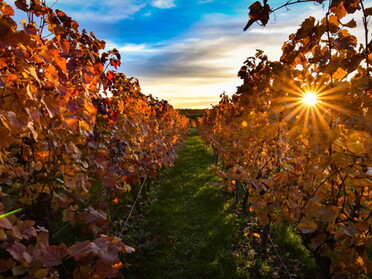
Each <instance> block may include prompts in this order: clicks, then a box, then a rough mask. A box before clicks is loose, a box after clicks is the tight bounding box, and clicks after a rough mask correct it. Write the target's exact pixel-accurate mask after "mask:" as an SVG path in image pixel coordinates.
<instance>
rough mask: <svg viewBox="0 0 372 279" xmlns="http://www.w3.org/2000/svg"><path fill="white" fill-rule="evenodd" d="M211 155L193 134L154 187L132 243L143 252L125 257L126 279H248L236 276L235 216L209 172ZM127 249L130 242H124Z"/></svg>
mask: <svg viewBox="0 0 372 279" xmlns="http://www.w3.org/2000/svg"><path fill="white" fill-rule="evenodd" d="M211 163H212V155H211V153H210V152H209V151H208V150H207V149H206V148H205V147H204V146H203V145H202V142H201V139H200V137H199V136H198V134H197V132H196V131H191V133H190V135H189V136H188V138H187V144H186V146H185V147H184V148H183V149H182V150H181V151H180V153H179V159H178V160H177V162H176V164H175V167H174V168H172V169H171V170H169V172H168V173H167V175H166V179H165V180H164V181H163V182H162V183H161V185H159V187H157V190H156V193H154V194H153V196H152V198H153V199H154V201H153V202H152V203H151V205H150V206H149V209H148V214H147V216H146V219H145V221H144V223H143V224H142V225H141V235H142V236H140V235H138V238H137V239H136V238H135V237H134V238H133V239H134V240H135V241H138V243H141V242H142V244H143V245H142V247H139V248H137V252H136V253H133V254H132V255H130V256H129V255H126V261H127V263H130V264H131V265H130V267H129V268H127V269H126V270H124V272H123V275H124V277H125V278H152V279H156V278H180V279H182V278H246V277H242V276H240V275H239V274H238V273H237V270H236V264H235V262H234V257H232V246H233V244H234V243H233V242H234V239H233V237H234V235H236V234H235V232H234V229H235V227H234V222H235V219H234V218H235V217H232V216H233V215H231V214H229V212H231V211H232V210H231V209H230V208H229V203H228V201H227V199H226V197H225V194H224V192H223V190H222V189H221V187H219V186H214V185H211V182H213V181H217V178H216V177H215V176H214V175H213V173H211V172H208V171H207V168H208V166H209V165H210V164H211ZM126 244H127V245H131V243H129V242H127V243H126Z"/></svg>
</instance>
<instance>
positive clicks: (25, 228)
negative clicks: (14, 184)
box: [12, 220, 36, 239]
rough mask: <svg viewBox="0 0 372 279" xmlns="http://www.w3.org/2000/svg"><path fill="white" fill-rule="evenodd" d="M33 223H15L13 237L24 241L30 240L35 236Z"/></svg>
mask: <svg viewBox="0 0 372 279" xmlns="http://www.w3.org/2000/svg"><path fill="white" fill-rule="evenodd" d="M34 225H35V221H33V220H26V221H17V223H16V224H15V225H14V226H13V228H12V231H13V233H14V235H15V236H18V237H20V238H24V239H30V238H32V237H35V236H36V229H35V228H34Z"/></svg>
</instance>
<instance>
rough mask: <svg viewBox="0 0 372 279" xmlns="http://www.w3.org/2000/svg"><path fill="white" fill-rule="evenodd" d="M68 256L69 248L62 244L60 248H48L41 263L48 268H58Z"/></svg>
mask: <svg viewBox="0 0 372 279" xmlns="http://www.w3.org/2000/svg"><path fill="white" fill-rule="evenodd" d="M67 254H68V249H67V246H66V245H65V244H64V243H62V244H60V245H58V246H49V247H47V248H46V249H45V250H44V251H43V254H42V256H41V262H42V263H43V264H44V265H46V266H58V265H61V264H62V261H63V258H64V257H66V256H67Z"/></svg>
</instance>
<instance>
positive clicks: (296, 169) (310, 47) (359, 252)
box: [199, 0, 372, 278]
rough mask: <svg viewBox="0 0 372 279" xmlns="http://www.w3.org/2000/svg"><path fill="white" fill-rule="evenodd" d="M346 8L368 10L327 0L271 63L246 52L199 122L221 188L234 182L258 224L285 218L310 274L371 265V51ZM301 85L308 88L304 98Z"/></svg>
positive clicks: (344, 272)
mask: <svg viewBox="0 0 372 279" xmlns="http://www.w3.org/2000/svg"><path fill="white" fill-rule="evenodd" d="M289 2H291V1H289ZM256 6H260V5H258V4H256ZM256 8H257V7H256ZM256 8H255V9H254V10H253V11H252V10H251V13H253V12H255V11H256ZM258 8H260V9H258V12H260V11H262V10H263V12H267V11H265V10H264V9H263V8H262V6H260V7H258ZM355 11H360V13H362V17H363V22H366V21H367V18H368V17H369V16H370V15H371V14H372V10H371V8H365V7H364V6H363V2H362V1H358V0H351V1H342V0H339V1H332V2H331V3H330V6H329V11H328V13H327V15H326V17H324V18H323V19H321V20H319V21H317V20H316V19H315V18H313V17H309V18H307V19H306V20H305V21H304V22H303V23H302V25H301V27H300V28H299V29H298V30H297V32H296V33H295V34H292V35H290V37H289V40H288V41H287V42H285V43H284V45H283V47H282V50H283V54H282V56H281V58H280V61H270V60H269V59H268V57H267V56H266V55H264V53H263V52H262V51H258V53H257V54H256V55H255V56H254V57H249V58H248V59H247V60H246V62H245V64H246V66H247V69H248V70H247V73H246V76H245V77H244V84H243V85H242V86H241V87H239V88H238V92H237V94H235V95H233V96H232V98H229V97H228V96H226V95H223V96H222V99H221V101H220V103H219V104H218V105H216V106H214V107H213V108H212V109H210V110H208V111H207V113H206V116H204V117H203V118H202V119H201V120H200V121H199V122H200V123H199V125H200V127H201V129H200V130H201V131H202V132H203V136H204V139H205V140H206V141H207V142H208V143H210V144H212V146H213V147H214V149H215V150H216V151H218V155H219V158H220V160H221V161H222V162H223V164H224V169H223V171H220V172H219V175H220V176H221V177H223V178H224V179H225V180H224V181H225V182H224V183H225V184H226V186H227V187H228V188H230V189H232V190H235V189H236V187H239V185H244V188H245V189H246V192H247V195H246V196H247V198H249V199H248V200H249V205H250V211H251V212H255V213H256V214H257V216H258V218H259V220H260V223H261V224H262V225H263V226H265V225H267V224H269V223H272V222H274V223H293V224H295V225H296V226H297V228H298V232H299V234H300V235H301V237H302V239H303V242H304V244H305V245H306V246H307V248H308V249H309V250H310V251H311V252H312V253H313V255H314V257H315V259H316V261H317V264H318V266H319V269H320V273H322V275H319V276H320V277H319V278H328V277H329V276H331V275H330V274H332V275H333V276H335V278H347V276H348V275H349V276H351V277H352V278H364V277H362V276H363V274H364V276H366V275H367V274H370V273H371V272H372V262H371V258H370V257H371V249H372V236H371V228H372V216H371V215H372V214H371V212H372V211H371V210H372V186H371V185H372V183H371V182H372V158H371V154H372V149H371V147H372V137H371V134H372V133H371V132H372V89H371V81H370V76H369V73H368V72H369V71H370V69H368V67H369V65H371V62H372V54H371V42H368V41H367V43H364V44H361V45H360V46H358V44H357V39H356V37H355V36H353V35H351V34H350V33H349V31H350V28H354V27H356V21H354V20H351V21H349V22H348V23H342V22H343V21H344V17H345V16H346V15H349V16H350V14H353V13H354V12H355ZM250 16H251V14H250ZM262 17H263V16H260V17H259V16H258V15H256V14H254V15H252V16H251V18H253V19H260V20H262ZM364 27H366V26H364ZM365 32H366V38H368V36H367V34H368V30H365ZM306 91H313V92H316V93H317V95H318V99H319V100H318V102H317V103H316V104H315V105H314V106H311V105H307V104H305V103H303V95H304V94H305V92H306ZM329 273H330V274H329Z"/></svg>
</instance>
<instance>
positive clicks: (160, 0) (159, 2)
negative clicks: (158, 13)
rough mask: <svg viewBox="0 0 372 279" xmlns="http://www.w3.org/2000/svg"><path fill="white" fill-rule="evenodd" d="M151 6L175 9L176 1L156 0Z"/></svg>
mask: <svg viewBox="0 0 372 279" xmlns="http://www.w3.org/2000/svg"><path fill="white" fill-rule="evenodd" d="M151 5H152V6H153V7H156V8H159V9H169V8H173V7H175V4H174V0H154V1H152V3H151Z"/></svg>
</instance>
